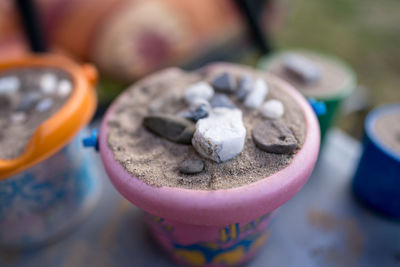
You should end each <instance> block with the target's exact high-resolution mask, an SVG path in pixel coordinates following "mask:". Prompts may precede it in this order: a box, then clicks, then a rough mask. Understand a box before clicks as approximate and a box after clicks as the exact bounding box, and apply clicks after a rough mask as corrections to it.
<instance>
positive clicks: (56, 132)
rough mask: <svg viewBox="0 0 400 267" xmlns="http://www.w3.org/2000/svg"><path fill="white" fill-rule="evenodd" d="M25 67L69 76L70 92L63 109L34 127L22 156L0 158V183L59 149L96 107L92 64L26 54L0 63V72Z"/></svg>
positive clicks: (82, 125)
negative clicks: (46, 69)
mask: <svg viewBox="0 0 400 267" xmlns="http://www.w3.org/2000/svg"><path fill="white" fill-rule="evenodd" d="M26 67H32V68H36V67H50V68H57V69H60V70H63V71H65V72H66V73H68V74H69V75H70V76H71V79H72V81H73V84H74V90H73V93H72V94H71V96H70V97H69V99H68V100H67V101H66V103H65V104H64V106H62V107H61V108H60V109H59V110H58V111H57V112H56V113H55V114H54V115H53V116H51V117H50V118H48V119H47V120H46V121H45V122H43V123H42V124H41V125H40V126H39V127H38V128H37V130H36V131H35V133H34V134H33V136H32V138H31V140H30V141H29V143H28V145H27V146H26V148H25V151H24V152H23V154H22V155H20V156H19V157H18V158H15V159H11V160H2V159H0V180H2V179H4V178H7V177H10V176H12V175H13V174H16V173H19V172H22V171H24V170H26V169H28V168H29V167H31V166H33V165H35V164H37V163H39V162H41V161H43V160H44V159H46V158H48V157H50V156H51V155H53V154H54V153H55V152H57V151H59V150H60V149H61V148H63V147H64V146H65V145H66V144H67V143H69V142H70V141H71V140H72V138H73V137H74V136H75V135H76V133H77V132H78V131H79V130H80V129H81V128H82V127H84V126H85V125H86V124H87V123H89V121H90V119H91V118H92V116H93V114H94V112H95V109H96V106H97V97H96V91H95V84H96V81H97V71H96V69H95V68H94V67H93V66H92V65H90V64H83V65H79V64H77V63H75V62H74V61H72V60H70V59H68V58H66V57H64V56H61V55H28V56H25V57H23V58H20V59H14V60H10V61H5V62H0V72H2V71H5V70H8V69H18V68H26Z"/></svg>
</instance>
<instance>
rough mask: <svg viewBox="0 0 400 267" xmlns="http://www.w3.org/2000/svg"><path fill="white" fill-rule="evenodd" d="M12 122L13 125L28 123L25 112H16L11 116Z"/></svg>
mask: <svg viewBox="0 0 400 267" xmlns="http://www.w3.org/2000/svg"><path fill="white" fill-rule="evenodd" d="M10 120H11V122H13V123H16V124H17V123H23V122H24V121H26V114H25V113H24V112H16V113H13V114H11V116H10Z"/></svg>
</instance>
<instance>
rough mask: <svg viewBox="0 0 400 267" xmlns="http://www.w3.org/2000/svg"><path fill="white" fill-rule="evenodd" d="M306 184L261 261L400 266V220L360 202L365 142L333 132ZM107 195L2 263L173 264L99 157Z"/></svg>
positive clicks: (283, 212) (2, 256)
mask: <svg viewBox="0 0 400 267" xmlns="http://www.w3.org/2000/svg"><path fill="white" fill-rule="evenodd" d="M326 141H327V142H326V144H325V146H324V148H323V149H322V151H321V156H320V159H319V161H318V163H317V165H316V167H315V170H314V172H313V174H312V176H311V177H310V180H309V181H308V183H307V184H306V185H305V186H304V188H303V189H302V190H301V191H300V192H299V193H298V194H297V195H296V196H295V197H294V198H293V199H291V200H290V201H289V202H288V203H286V204H285V205H284V206H282V207H281V208H280V209H279V211H278V212H277V215H276V217H275V218H274V220H273V221H272V223H271V226H270V228H269V231H270V236H269V239H268V241H267V243H266V245H265V246H264V247H263V248H262V250H261V252H260V254H259V255H258V257H256V258H255V259H254V260H253V261H252V262H250V263H249V264H248V266H250V267H258V266H263V267H264V266H274V267H280V266H285V267H286V266H386V267H390V266H400V222H396V221H393V220H390V219H388V218H384V217H381V216H380V215H378V214H376V213H374V212H372V211H370V210H368V209H366V208H365V207H364V206H363V205H362V204H360V203H359V202H358V201H357V200H356V199H354V197H353V195H352V193H351V189H350V181H351V178H352V175H353V173H354V168H355V166H356V164H357V162H358V158H359V155H360V151H361V148H360V144H359V143H358V142H357V141H355V140H354V139H352V138H350V137H349V136H347V135H346V134H344V133H343V132H341V131H339V130H333V131H332V132H331V133H330V134H329V136H328V138H327V140H326ZM98 164H99V168H100V169H101V173H102V175H101V177H100V178H101V181H102V183H103V192H102V197H101V199H100V201H99V203H98V205H97V206H96V208H95V210H94V211H93V212H92V213H91V215H90V216H89V218H87V219H86V220H85V221H84V222H83V223H82V224H81V225H80V226H79V227H78V229H76V230H74V231H73V232H72V233H70V234H69V235H67V236H64V237H63V238H62V239H61V240H58V241H56V242H55V243H53V244H50V245H48V246H46V247H44V248H42V249H39V250H33V251H27V252H10V251H0V266H30V267H36V266H52V267H53V266H63V267H69V266H73V267H80V266H85V267H86V266H96V267H99V266H100V267H101V266H120V267H124V266H149V267H150V266H152V267H153V266H174V265H173V264H172V263H171V262H170V261H169V260H168V257H167V256H166V255H165V254H164V253H163V252H162V251H161V250H160V249H159V248H158V247H157V245H155V244H154V243H153V242H152V240H150V238H149V236H148V233H147V231H146V228H145V225H144V222H143V221H142V216H141V212H140V210H138V209H137V208H136V207H134V206H133V205H131V204H130V203H128V202H127V201H126V200H124V199H123V198H122V197H121V196H120V195H119V194H118V193H117V192H116V191H115V189H114V188H113V187H112V186H111V184H110V182H109V181H108V179H107V176H106V174H105V173H104V170H103V169H102V167H101V164H100V161H99V159H98Z"/></svg>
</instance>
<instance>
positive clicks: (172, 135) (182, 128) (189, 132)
mask: <svg viewBox="0 0 400 267" xmlns="http://www.w3.org/2000/svg"><path fill="white" fill-rule="evenodd" d="M143 125H144V126H145V127H146V128H147V129H148V130H149V131H151V132H153V133H155V134H157V135H159V136H161V137H164V138H166V139H168V140H170V141H173V142H176V143H180V144H191V143H192V137H193V134H194V131H195V128H196V127H195V124H194V123H192V122H190V121H188V120H186V119H184V118H181V117H178V116H174V115H168V114H154V115H149V116H146V117H144V119H143Z"/></svg>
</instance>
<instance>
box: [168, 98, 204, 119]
mask: <svg viewBox="0 0 400 267" xmlns="http://www.w3.org/2000/svg"><path fill="white" fill-rule="evenodd" d="M210 110H211V106H210V103H208V101H207V100H205V99H201V98H198V99H196V100H195V101H194V102H193V103H192V104H191V105H190V107H189V109H185V110H182V111H180V112H178V113H177V114H176V115H177V116H178V117H182V118H185V119H187V120H191V121H193V122H196V121H198V120H199V119H202V118H205V117H207V116H208V114H209V112H210Z"/></svg>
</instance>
